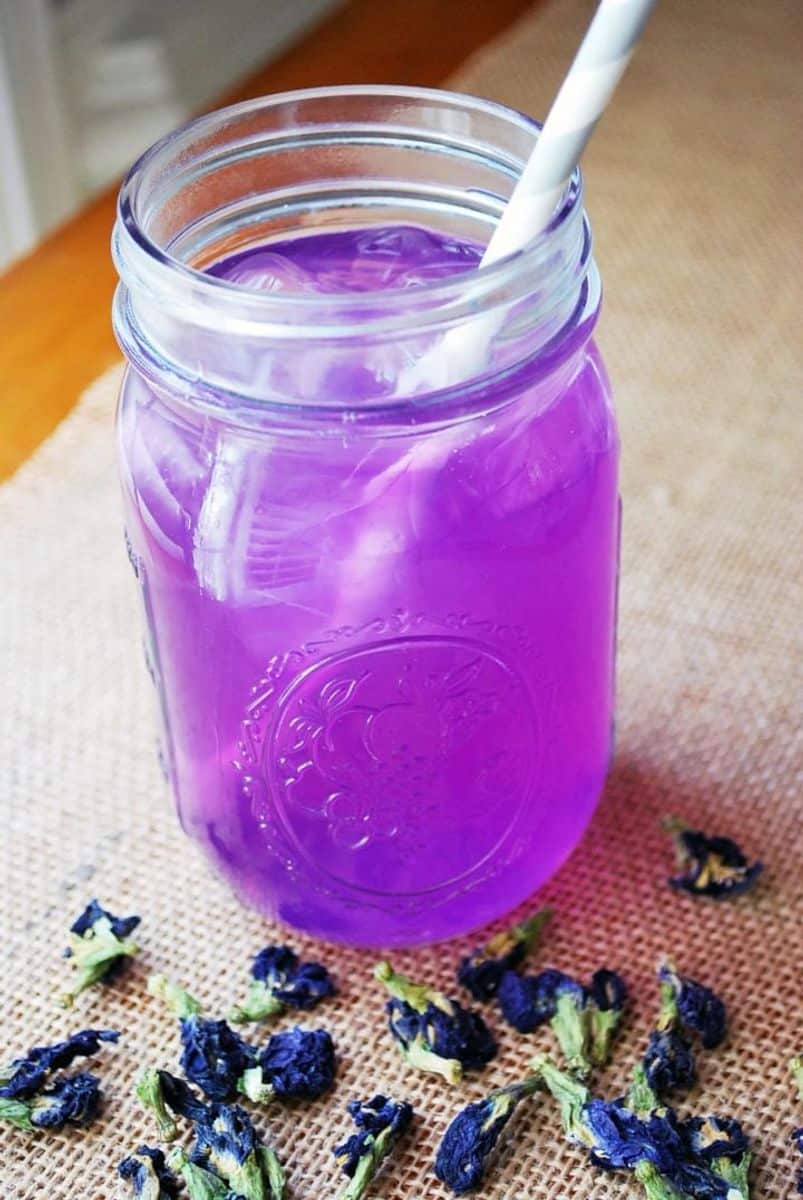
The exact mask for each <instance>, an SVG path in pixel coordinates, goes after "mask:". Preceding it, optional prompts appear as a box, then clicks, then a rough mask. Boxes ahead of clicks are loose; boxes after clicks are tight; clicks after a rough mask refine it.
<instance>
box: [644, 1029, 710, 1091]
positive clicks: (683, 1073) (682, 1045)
mask: <svg viewBox="0 0 803 1200" xmlns="http://www.w3.org/2000/svg"><path fill="white" fill-rule="evenodd" d="M642 1062H643V1064H644V1070H645V1072H646V1077H647V1081H648V1083H649V1085H650V1087H651V1088H653V1089H654V1090H655V1092H656V1093H657V1094H658V1095H659V1096H663V1095H665V1094H666V1093H667V1092H671V1091H673V1090H674V1089H675V1088H689V1087H691V1086H692V1084H693V1083H694V1082H695V1081H696V1079H697V1067H696V1064H695V1061H694V1051H693V1050H692V1048H691V1046H690V1044H689V1042H688V1041H687V1040H686V1038H685V1037H684V1036H683V1034H682V1033H680V1032H679V1031H678V1030H676V1029H665V1030H653V1032H652V1033H651V1034H650V1037H649V1041H648V1042H647V1049H646V1051H645V1053H644V1058H643V1059H642Z"/></svg>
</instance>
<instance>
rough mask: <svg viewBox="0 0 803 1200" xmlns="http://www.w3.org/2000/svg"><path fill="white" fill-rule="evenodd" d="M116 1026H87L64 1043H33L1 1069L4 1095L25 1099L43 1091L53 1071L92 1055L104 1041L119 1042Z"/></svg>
mask: <svg viewBox="0 0 803 1200" xmlns="http://www.w3.org/2000/svg"><path fill="white" fill-rule="evenodd" d="M119 1037H120V1034H119V1033H117V1032H116V1031H115V1030H113V1029H83V1030H81V1032H80V1033H74V1034H73V1035H72V1036H71V1037H69V1038H67V1040H66V1041H64V1042H54V1043H53V1044H52V1045H50V1046H33V1047H31V1049H30V1050H29V1051H28V1053H27V1054H24V1055H22V1056H21V1057H20V1058H15V1059H14V1060H13V1061H12V1062H10V1063H8V1064H7V1065H6V1066H4V1067H1V1068H0V1098H5V1099H8V1100H15V1099H16V1100H24V1099H26V1098H27V1097H29V1096H33V1095H34V1094H35V1093H36V1092H38V1091H40V1090H41V1088H42V1087H43V1086H44V1083H45V1081H46V1079H47V1077H48V1075H49V1074H50V1073H51V1072H52V1071H61V1070H64V1068H65V1067H69V1066H71V1065H72V1063H73V1062H75V1060H76V1058H91V1057H92V1056H93V1055H94V1054H97V1053H98V1050H99V1049H100V1045H101V1043H102V1042H116V1041H118V1039H119Z"/></svg>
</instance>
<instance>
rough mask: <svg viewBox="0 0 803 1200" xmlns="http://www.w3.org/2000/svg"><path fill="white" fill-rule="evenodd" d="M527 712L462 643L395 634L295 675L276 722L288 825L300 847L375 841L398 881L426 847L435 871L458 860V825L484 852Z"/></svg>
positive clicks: (514, 768) (505, 800)
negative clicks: (472, 833)
mask: <svg viewBox="0 0 803 1200" xmlns="http://www.w3.org/2000/svg"><path fill="white" fill-rule="evenodd" d="M525 713H526V709H525V706H524V700H523V693H522V690H521V687H520V685H519V683H518V680H517V679H516V677H515V676H514V675H513V673H512V672H511V671H510V670H509V668H508V667H507V666H506V665H505V664H503V663H501V662H500V661H499V659H498V658H496V657H495V656H494V655H492V654H491V653H489V652H488V651H486V650H485V649H484V648H483V647H478V646H477V645H476V644H473V643H471V642H470V641H468V640H463V639H458V638H452V639H447V638H443V639H435V638H424V637H421V638H399V639H396V640H394V641H391V642H385V643H381V644H377V645H374V646H369V647H363V648H361V649H359V650H357V651H355V652H354V653H353V654H350V655H348V656H346V655H343V656H338V658H336V659H333V660H330V661H329V663H327V664H326V667H325V668H324V667H323V666H321V667H320V668H319V669H318V670H317V671H312V672H309V673H308V674H307V675H306V676H305V677H303V678H302V681H301V683H300V685H299V687H298V688H297V690H296V692H295V694H293V693H291V694H290V695H289V696H288V697H287V703H286V705H285V707H284V711H283V713H282V714H281V716H280V718H279V720H278V722H277V725H276V727H275V731H274V736H273V741H272V753H273V756H274V757H273V763H274V767H275V769H277V771H278V775H279V783H280V787H281V789H282V791H283V795H284V802H283V810H284V813H285V817H286V820H287V821H288V822H289V823H290V824H291V825H293V826H294V827H295V826H297V827H298V829H299V831H300V832H299V836H300V837H301V836H302V833H301V831H302V830H303V831H305V832H304V833H303V840H304V842H305V844H307V843H309V842H310V840H311V839H314V838H318V837H320V836H321V835H324V836H325V837H326V839H327V840H328V844H329V845H330V846H331V847H332V848H333V849H336V850H339V851H342V852H344V853H345V852H348V853H351V854H362V853H364V852H367V851H368V850H370V848H371V847H374V846H377V845H378V844H381V845H382V847H383V856H384V858H385V859H386V860H387V856H388V855H389V854H392V856H393V860H394V861H396V862H397V863H398V864H399V872H400V874H401V873H402V868H403V864H404V863H405V862H410V861H411V860H412V859H413V857H414V856H415V855H416V853H417V852H418V851H419V850H422V849H423V848H425V847H426V846H428V845H429V846H431V844H432V842H433V840H434V841H437V842H438V843H439V844H441V845H443V848H444V864H446V862H447V860H448V857H449V854H450V852H452V851H453V852H454V856H455V857H458V856H459V850H460V844H461V843H460V839H461V829H460V827H459V826H462V830H463V832H464V831H465V829H466V828H467V826H469V825H471V823H474V825H475V828H476V830H477V831H480V833H479V836H480V840H482V839H483V838H484V837H485V832H484V831H485V830H486V829H487V837H488V840H489V849H490V848H491V847H492V845H493V844H494V843H495V840H496V839H497V838H498V836H499V830H500V828H501V827H502V826H504V825H506V824H507V823H508V821H509V819H510V816H508V812H510V814H511V816H512V812H513V809H514V808H515V801H516V799H517V798H518V796H519V795H520V793H521V791H522V785H523V778H524V774H525V773H526V766H527V764H526V762H525V761H524V760H523V758H522V756H521V754H520V753H519V752H518V751H517V750H516V749H515V745H516V744H520V734H521V723H522V720H523V719H526V717H525V716H524V715H523V714H525ZM511 728H513V729H515V730H516V731H517V733H516V737H514V738H512V739H511V734H510V731H511ZM456 814H459V818H460V821H459V822H457V821H456ZM309 822H312V824H311V825H310V824H308V823H309ZM343 869H344V870H345V869H346V864H345V860H344V864H343ZM444 869H446V865H444ZM348 870H349V873H352V871H353V872H354V873H355V874H358V873H359V871H358V868H357V867H353V868H349V869H348Z"/></svg>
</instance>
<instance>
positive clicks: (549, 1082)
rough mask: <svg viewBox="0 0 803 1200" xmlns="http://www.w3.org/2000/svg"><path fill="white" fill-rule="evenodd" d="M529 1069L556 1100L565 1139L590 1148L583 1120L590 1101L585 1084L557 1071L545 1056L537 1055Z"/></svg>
mask: <svg viewBox="0 0 803 1200" xmlns="http://www.w3.org/2000/svg"><path fill="white" fill-rule="evenodd" d="M530 1067H531V1068H532V1070H533V1072H534V1074H535V1075H536V1076H537V1077H538V1078H539V1079H541V1080H542V1081H543V1085H544V1086H545V1087H546V1088H547V1089H548V1091H550V1092H551V1093H552V1095H553V1096H554V1098H555V1099H556V1100H557V1102H558V1107H559V1108H560V1115H561V1120H562V1122H563V1130H564V1132H565V1133H566V1135H567V1137H569V1138H571V1140H572V1141H574V1142H579V1143H580V1145H582V1146H587V1147H591V1146H592V1142H591V1138H590V1136H589V1132H588V1129H587V1128H586V1125H585V1122H584V1120H583V1108H584V1107H585V1105H586V1104H587V1103H588V1101H589V1099H590V1093H589V1090H588V1088H587V1087H586V1086H585V1084H583V1083H581V1082H580V1081H579V1080H577V1079H575V1078H573V1077H572V1076H571V1075H569V1074H568V1073H567V1072H566V1071H561V1070H559V1069H558V1067H556V1066H555V1064H554V1063H553V1062H552V1060H551V1059H550V1058H549V1056H548V1055H546V1054H537V1055H536V1056H535V1058H534V1059H532V1061H531V1063H530Z"/></svg>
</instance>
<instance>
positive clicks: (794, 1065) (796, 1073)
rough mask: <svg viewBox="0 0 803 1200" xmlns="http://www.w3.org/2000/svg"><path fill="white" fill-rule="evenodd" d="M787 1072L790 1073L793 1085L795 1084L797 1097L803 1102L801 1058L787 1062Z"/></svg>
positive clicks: (798, 1056) (802, 1062)
mask: <svg viewBox="0 0 803 1200" xmlns="http://www.w3.org/2000/svg"><path fill="white" fill-rule="evenodd" d="M789 1070H790V1071H791V1072H792V1075H793V1077H794V1080H795V1083H796V1084H797V1090H798V1095H799V1096H800V1099H801V1100H803V1057H801V1056H800V1055H797V1056H795V1058H792V1059H790V1060H789Z"/></svg>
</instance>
